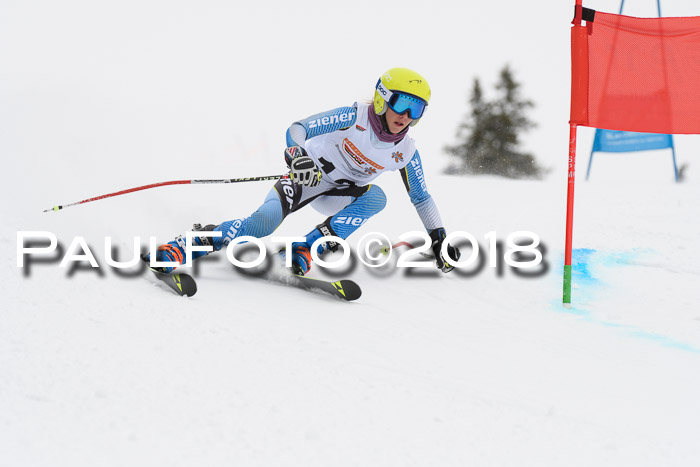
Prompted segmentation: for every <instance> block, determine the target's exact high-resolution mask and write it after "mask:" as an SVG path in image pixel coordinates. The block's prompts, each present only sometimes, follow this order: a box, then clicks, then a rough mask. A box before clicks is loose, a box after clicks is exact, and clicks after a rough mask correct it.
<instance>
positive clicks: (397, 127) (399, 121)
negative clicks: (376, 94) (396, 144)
mask: <svg viewBox="0 0 700 467" xmlns="http://www.w3.org/2000/svg"><path fill="white" fill-rule="evenodd" d="M412 121H413V119H412V118H411V117H409V116H408V112H404V113H403V114H401V115H399V114H397V113H396V112H394V111H393V110H391V107H389V108H387V109H386V125H387V126H388V127H389V131H390V132H391V134H394V135H395V134H396V133H398V132H400V131H403V130H404V129H405V128H406V127H407V126H408V124H409V123H411V122H412Z"/></svg>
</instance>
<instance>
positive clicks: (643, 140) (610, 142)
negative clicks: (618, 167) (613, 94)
mask: <svg viewBox="0 0 700 467" xmlns="http://www.w3.org/2000/svg"><path fill="white" fill-rule="evenodd" d="M666 148H673V138H672V137H671V135H664V134H659V133H637V132H634V131H614V130H600V129H598V130H596V132H595V139H594V140H593V152H632V151H648V150H650V149H666Z"/></svg>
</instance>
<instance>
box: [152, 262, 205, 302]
mask: <svg viewBox="0 0 700 467" xmlns="http://www.w3.org/2000/svg"><path fill="white" fill-rule="evenodd" d="M148 269H150V270H151V272H153V274H155V276H156V277H157V278H158V280H160V281H161V282H164V283H165V285H167V286H168V287H170V288H171V289H172V290H173V292H175V293H176V294H178V295H180V296H181V297H184V296H187V297H191V296H192V295H194V294H196V293H197V283H196V282H195V281H194V279H193V278H192V276H189V275H187V274H178V273H174V274H167V273H164V272H159V271H154V270H153V269H151V268H148Z"/></svg>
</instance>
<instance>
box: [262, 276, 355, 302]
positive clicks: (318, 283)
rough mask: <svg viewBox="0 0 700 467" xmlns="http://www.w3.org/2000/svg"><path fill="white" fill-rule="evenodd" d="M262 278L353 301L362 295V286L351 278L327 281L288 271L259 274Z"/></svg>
mask: <svg viewBox="0 0 700 467" xmlns="http://www.w3.org/2000/svg"><path fill="white" fill-rule="evenodd" d="M257 277H260V278H261V279H266V280H269V281H273V282H277V283H280V284H283V285H289V286H291V287H296V288H299V289H303V290H308V291H310V292H317V291H318V292H321V293H324V294H329V295H332V296H334V297H338V298H339V299H341V300H345V301H347V302H351V301H353V300H357V299H358V298H360V296H361V295H362V290H360V286H359V285H357V284H356V283H355V282H353V281H351V280H349V279H341V280H337V281H327V280H323V279H314V278H311V277H305V276H296V275H294V274H291V273H288V272H286V271H285V272H282V273H281V274H280V273H274V274H265V275H262V276H257Z"/></svg>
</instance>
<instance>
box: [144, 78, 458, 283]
mask: <svg viewBox="0 0 700 467" xmlns="http://www.w3.org/2000/svg"><path fill="white" fill-rule="evenodd" d="M429 99H430V87H429V86H428V82H427V81H426V80H425V78H423V77H422V76H421V75H419V74H418V73H416V72H415V71H412V70H409V69H407V68H392V69H390V70H389V71H387V72H386V73H384V74H383V75H382V76H381V77H380V79H379V80H378V81H377V85H376V87H375V92H374V100H373V102H372V103H371V104H364V103H355V104H353V106H351V107H340V108H337V109H334V110H330V111H328V112H323V113H320V114H316V115H313V116H311V117H308V118H306V119H304V120H300V121H298V122H295V123H293V124H292V125H291V126H290V127H289V129H288V130H287V148H286V149H285V150H284V157H285V161H286V163H287V166H288V167H289V170H290V171H289V176H288V177H287V178H281V179H279V180H278V181H277V182H276V183H275V185H274V187H273V188H272V189H271V190H270V192H269V193H268V195H267V197H266V198H265V201H264V202H263V204H262V205H261V206H260V207H259V208H258V210H257V211H255V212H254V213H253V214H251V215H250V216H249V217H246V218H241V219H234V220H230V221H226V222H222V223H221V224H219V225H218V226H215V225H208V226H206V227H201V226H199V225H195V227H194V230H213V231H220V232H221V233H222V235H221V236H220V237H218V238H216V237H205V236H201V237H194V239H193V244H196V245H199V246H202V245H206V246H211V247H213V250H214V251H218V250H221V249H222V248H225V247H226V246H227V245H228V244H229V243H230V242H231V240H232V239H234V238H236V237H239V236H242V235H250V236H253V237H257V238H261V237H265V236H267V235H270V234H271V233H272V232H274V231H275V230H276V229H277V227H278V226H279V225H280V223H281V222H282V220H284V218H285V217H286V216H287V215H288V214H290V213H292V212H295V211H297V210H299V209H301V208H303V207H304V206H306V205H307V204H311V205H312V206H314V208H315V209H316V210H318V211H319V212H321V213H322V214H325V215H330V217H328V218H327V219H326V220H325V221H324V222H323V223H321V224H319V225H317V226H316V227H315V228H314V229H313V230H312V231H311V232H309V233H308V234H307V235H306V241H304V242H299V243H293V244H292V248H291V252H290V253H291V256H292V272H293V273H294V274H297V275H305V274H306V273H307V272H308V271H309V269H310V267H311V254H310V251H309V249H310V248H311V245H312V244H313V243H314V242H315V241H316V240H317V239H318V238H320V237H322V236H329V235H334V236H337V237H340V238H342V239H346V238H347V237H348V236H349V235H350V234H352V233H353V232H354V231H355V230H357V229H358V228H359V227H360V226H361V225H362V224H364V223H365V221H367V219H369V218H370V217H372V216H374V215H375V214H377V213H378V212H379V211H381V210H382V209H383V208H384V206H385V205H386V196H385V194H384V192H383V191H382V189H381V188H379V186H377V185H374V184H371V182H372V181H373V180H374V179H375V178H377V177H378V176H379V175H380V174H381V173H382V172H385V171H389V170H391V171H395V170H398V171H399V172H400V173H401V176H402V179H403V182H404V184H405V186H406V190H407V191H408V195H409V197H410V199H411V202H412V203H413V204H414V206H415V208H416V210H417V212H418V215H419V217H420V219H421V221H422V222H423V225H424V226H425V228H426V230H427V231H428V233H429V235H430V238H431V240H432V250H433V252H434V253H435V259H436V266H437V267H438V268H439V269H440V270H442V271H443V272H449V271H451V270H452V269H453V266H451V265H450V264H449V262H448V261H449V260H447V259H446V258H444V257H443V256H442V254H441V248H442V244H443V242H444V240H445V236H446V232H445V229H444V228H443V224H442V221H441V219H440V214H439V213H438V210H437V207H436V206H435V202H434V201H433V199H432V197H431V196H430V194H428V191H427V189H426V184H425V177H424V172H423V166H422V162H421V158H420V155H419V154H418V151H417V150H416V146H415V143H414V141H413V139H412V138H410V137H409V136H408V130H409V128H410V127H411V126H413V125H415V124H417V123H418V122H419V121H420V119H421V117H422V116H423V113H424V112H425V109H426V107H427V105H428V101H429ZM337 248H338V246H337V245H336V244H335V243H334V242H325V243H321V244H320V246H319V247H318V253H319V254H324V253H326V252H328V251H329V250H330V251H335V250H336V249H337ZM447 251H448V253H449V256H450V257H451V258H453V259H455V260H459V256H460V253H459V250H458V249H457V248H456V247H454V246H452V245H448V247H447ZM205 254H207V253H205V252H199V251H193V252H192V257H193V258H195V259H196V258H198V257H201V256H204V255H205ZM285 254H286V253H285V251H284V250H282V251H281V252H280V255H281V257H282V259H284V258H285ZM156 259H157V260H158V261H171V262H175V263H179V264H183V263H184V262H185V240H184V238H183V237H178V238H176V239H175V240H173V241H171V242H168V243H166V244H164V245H161V246H160V247H159V248H158V252H157V255H156ZM144 260H146V261H148V260H149V257H148V255H146V256H145V257H144ZM156 269H157V270H159V271H160V272H170V271H172V270H173V269H175V268H173V267H161V268H156Z"/></svg>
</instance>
